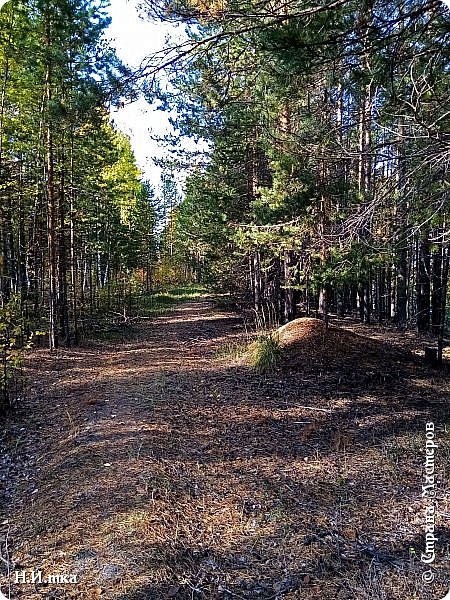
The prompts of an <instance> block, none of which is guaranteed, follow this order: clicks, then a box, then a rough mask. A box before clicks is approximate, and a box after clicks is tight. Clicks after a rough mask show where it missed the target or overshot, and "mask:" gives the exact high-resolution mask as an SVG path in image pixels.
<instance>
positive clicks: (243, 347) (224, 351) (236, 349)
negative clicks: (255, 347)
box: [216, 342, 248, 360]
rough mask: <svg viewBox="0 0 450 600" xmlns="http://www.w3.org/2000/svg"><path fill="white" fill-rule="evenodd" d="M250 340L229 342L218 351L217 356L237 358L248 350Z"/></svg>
mask: <svg viewBox="0 0 450 600" xmlns="http://www.w3.org/2000/svg"><path fill="white" fill-rule="evenodd" d="M247 346H248V342H227V343H225V344H224V345H223V346H221V347H220V348H219V349H218V350H217V352H216V357H217V358H224V359H227V358H228V359H231V360H237V359H239V358H241V356H243V355H244V354H245V353H246V351H247Z"/></svg>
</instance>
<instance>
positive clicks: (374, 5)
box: [143, 0, 450, 335]
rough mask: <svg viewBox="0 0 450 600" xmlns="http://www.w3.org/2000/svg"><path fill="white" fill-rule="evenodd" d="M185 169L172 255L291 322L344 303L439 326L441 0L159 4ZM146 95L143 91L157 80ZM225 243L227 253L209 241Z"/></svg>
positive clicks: (444, 126)
mask: <svg viewBox="0 0 450 600" xmlns="http://www.w3.org/2000/svg"><path fill="white" fill-rule="evenodd" d="M144 6H145V7H146V9H147V12H148V14H149V16H150V17H151V18H154V19H155V18H156V19H163V20H168V21H175V22H183V23H185V24H186V25H187V27H188V31H189V32H190V38H189V40H188V41H187V42H184V43H183V44H181V45H180V46H179V47H178V48H175V47H174V48H171V49H168V50H167V51H166V53H165V54H162V53H158V54H156V55H154V56H153V57H150V58H149V59H148V61H147V62H146V64H145V66H144V68H143V74H147V76H148V77H150V79H151V78H152V77H153V76H154V74H155V73H157V72H158V70H159V69H161V68H164V69H166V71H168V72H169V73H170V81H171V86H170V91H169V92H166V93H165V94H161V93H160V97H162V98H163V100H164V103H165V104H166V105H167V106H173V107H175V108H176V110H177V113H178V115H179V117H178V120H177V126H178V128H179V131H180V132H182V133H183V134H184V135H192V136H194V137H197V138H203V139H205V140H207V141H208V142H209V147H210V148H211V149H212V150H211V153H210V156H209V157H208V159H207V160H205V162H204V164H203V166H202V167H199V166H197V167H196V168H195V169H194V172H193V173H192V175H191V176H190V177H189V179H188V182H187V186H186V196H185V199H184V201H183V202H182V204H181V206H180V208H179V211H178V214H177V227H178V230H179V232H180V234H179V237H178V246H179V250H178V252H179V253H180V254H181V255H182V256H184V258H185V259H186V260H188V261H190V262H191V264H193V265H194V266H195V268H196V269H197V271H198V273H199V277H203V278H206V279H207V280H208V281H210V282H211V283H213V284H215V285H216V286H218V287H220V288H222V289H227V290H232V291H234V292H235V293H236V294H238V295H240V297H241V298H243V299H244V301H245V302H246V303H252V304H253V305H254V306H255V308H256V309H258V310H264V307H267V309H268V310H270V311H272V312H274V313H275V314H276V317H277V320H278V321H280V322H284V321H286V320H289V319H291V318H292V317H293V316H294V315H295V313H296V311H298V308H299V307H300V308H301V309H302V310H304V311H305V312H306V313H309V312H311V311H312V310H313V311H320V312H322V313H323V314H325V315H327V314H328V312H329V311H331V310H332V311H336V312H337V313H339V314H341V315H344V314H347V313H354V312H357V313H359V316H360V318H361V319H362V320H364V321H366V322H367V323H369V322H370V321H371V320H372V319H374V318H375V319H377V320H379V321H384V320H393V321H394V322H395V323H396V324H397V325H398V326H400V327H405V326H413V327H417V328H418V329H419V331H428V330H430V329H431V330H432V331H433V332H434V333H436V334H437V335H439V334H442V331H443V328H444V326H445V310H446V309H445V306H446V296H447V289H448V264H449V232H448V209H449V180H448V164H449V157H450V135H449V131H450V129H449V125H450V123H449V119H450V111H449V106H450V102H449V90H450V86H449V48H450V44H449V41H450V40H449V37H450V29H449V18H450V14H449V10H448V9H447V8H446V6H445V4H443V3H442V2H438V1H429V2H423V1H418V0H406V1H403V0H401V1H399V2H398V1H394V2H392V1H390V0H364V1H363V2H354V1H351V0H338V1H335V2H323V3H316V2H308V1H304V0H302V1H298V0H292V1H290V0H288V1H286V2H283V3H274V2H271V1H263V2H253V1H250V2H249V1H245V2H242V1H241V0H230V1H226V0H224V1H222V0H220V1H215V0H213V1H207V0H205V1H204V0H188V1H178V0H175V1H169V2H166V1H163V2H149V1H147V2H146V3H144ZM156 93H158V92H156ZM224 248H226V252H225V253H224Z"/></svg>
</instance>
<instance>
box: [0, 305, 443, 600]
mask: <svg viewBox="0 0 450 600" xmlns="http://www.w3.org/2000/svg"><path fill="white" fill-rule="evenodd" d="M279 338H280V342H281V346H282V348H283V354H282V358H281V362H280V365H279V366H278V368H276V369H275V370H274V371H273V372H272V373H268V374H264V375H261V374H258V373H256V372H255V371H254V370H252V369H251V368H250V367H249V366H247V365H246V363H245V359H243V358H242V357H236V356H233V355H232V353H231V352H230V353H229V355H228V354H227V351H226V349H227V348H233V347H235V346H239V345H240V344H241V345H242V343H243V342H244V341H245V339H246V334H245V331H244V328H243V323H242V319H241V317H240V316H239V315H236V314H232V313H230V312H227V311H221V310H220V309H218V308H217V306H216V305H215V304H214V302H212V301H211V299H209V298H201V299H199V300H197V301H193V302H189V303H185V304H182V305H180V306H178V307H176V308H174V309H173V310H172V311H170V312H168V313H166V314H165V315H163V316H160V317H158V318H156V319H154V320H153V321H145V322H143V323H141V324H137V323H136V324H134V325H133V336H131V338H130V339H127V340H125V341H123V342H122V343H108V342H101V343H100V342H86V343H84V345H83V346H82V347H78V348H72V349H60V350H58V352H57V353H55V354H53V355H51V354H49V353H48V352H47V351H45V350H42V349H41V350H35V351H34V352H33V353H32V356H31V357H30V359H29V361H28V366H27V375H28V383H29V389H28V393H27V395H26V397H25V398H24V399H23V401H22V402H21V403H20V404H19V405H18V406H17V407H16V409H15V411H14V413H13V414H12V415H11V417H10V418H9V419H8V420H7V422H6V424H5V425H4V428H3V432H2V435H1V438H0V444H1V445H2V458H1V460H0V499H1V501H2V504H0V550H1V558H2V562H1V564H0V574H1V577H0V588H1V590H2V592H3V593H4V594H5V593H6V594H9V593H10V596H11V598H13V599H15V598H17V599H23V600H25V599H26V600H38V599H42V598H47V599H55V600H56V599H60V598H61V599H79V600H81V599H83V600H90V599H93V600H95V599H98V600H164V599H169V598H174V599H175V600H191V599H206V600H208V599H211V600H213V599H218V600H233V599H236V598H237V599H246V600H253V599H261V600H275V599H280V600H282V599H283V600H293V599H300V598H301V599H306V600H313V599H315V600H316V599H319V598H320V599H322V600H347V599H348V600H350V599H351V600H353V599H357V600H414V599H416V598H421V599H424V600H432V599H433V600H435V599H436V598H441V597H442V596H444V595H445V593H446V592H447V591H448V589H449V584H448V582H447V581H446V577H448V557H449V545H450V527H449V522H448V519H449V518H450V517H449V515H450V495H449V486H448V483H449V482H448V478H449V473H450V436H449V433H448V429H449V426H450V421H449V413H448V408H449V391H450V390H449V385H448V381H449V378H448V373H449V367H448V362H449V358H448V351H447V355H446V360H445V365H444V368H443V369H441V370H437V369H431V368H429V367H426V366H425V365H424V362H423V359H422V357H421V349H422V347H423V346H424V344H426V343H428V341H427V340H426V339H424V340H420V339H418V338H417V336H415V335H409V334H402V333H397V332H393V331H388V330H385V329H383V328H382V327H374V328H369V327H366V326H363V325H360V324H355V323H354V322H352V321H350V320H345V319H331V326H330V328H329V330H328V331H325V330H324V328H323V324H322V322H319V321H317V320H316V319H301V320H299V321H294V322H293V323H291V324H288V325H287V326H285V327H284V328H282V329H281V330H280V331H279ZM224 349H225V350H224ZM430 421H432V422H433V423H434V424H435V429H436V440H437V443H438V446H439V450H438V451H437V453H436V474H437V481H438V483H437V488H436V489H437V495H436V498H435V502H436V504H437V506H438V513H439V515H441V516H440V517H439V519H438V521H437V527H436V536H437V538H438V542H437V543H436V559H435V563H434V565H433V569H434V570H435V572H436V580H435V582H434V583H433V584H432V585H426V584H424V583H422V573H423V571H424V570H425V565H424V564H423V563H422V562H421V560H420V554H421V552H422V551H423V547H424V510H425V507H426V505H427V500H426V499H424V498H422V485H423V481H424V480H423V464H424V459H425V439H426V437H425V424H426V423H427V422H430ZM8 568H9V571H10V578H9V580H8V577H7V570H8ZM33 569H34V570H35V571H41V572H42V577H43V581H42V582H41V583H40V582H39V581H35V582H34V583H32V582H28V583H25V584H24V583H19V584H15V583H14V577H13V574H14V572H15V571H23V570H25V571H26V572H30V571H31V570H33ZM48 574H66V575H74V576H75V577H76V580H77V582H76V583H59V584H54V583H48V582H46V580H45V578H46V575H48Z"/></svg>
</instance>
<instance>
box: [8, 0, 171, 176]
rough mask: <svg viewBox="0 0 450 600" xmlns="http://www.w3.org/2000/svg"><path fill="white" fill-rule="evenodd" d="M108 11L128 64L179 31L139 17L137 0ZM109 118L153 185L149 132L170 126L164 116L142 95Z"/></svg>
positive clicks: (157, 152)
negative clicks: (129, 141) (124, 136)
mask: <svg viewBox="0 0 450 600" xmlns="http://www.w3.org/2000/svg"><path fill="white" fill-rule="evenodd" d="M0 2H1V0H0ZM109 14H110V16H111V18H112V22H111V25H110V27H109V29H108V30H107V32H106V35H107V37H108V38H109V39H110V40H111V42H112V45H113V46H115V48H116V49H117V54H118V56H119V57H120V58H121V59H122V61H123V62H124V63H126V64H127V65H129V66H130V67H137V66H138V65H139V64H140V62H141V61H142V60H143V59H144V58H145V57H146V56H148V55H149V54H152V53H153V52H155V51H157V50H160V49H161V48H164V46H165V45H166V38H167V36H168V35H170V36H171V37H178V36H179V35H180V33H179V30H177V29H176V28H175V27H174V26H170V25H168V24H164V23H153V22H151V21H148V20H144V19H141V18H140V17H139V14H138V10H137V2H136V0H111V6H110V7H109ZM111 118H112V119H113V120H114V122H115V124H116V125H117V126H118V127H119V128H120V129H121V130H122V131H123V132H124V133H126V134H127V135H129V136H130V138H131V143H132V146H133V150H134V153H135V155H136V159H137V162H138V165H139V167H140V168H141V170H142V171H143V173H144V176H145V177H146V178H148V179H149V180H150V181H151V182H152V183H153V184H154V186H155V187H156V186H157V185H158V184H159V180H160V174H161V171H160V169H158V168H157V167H155V166H154V165H153V163H152V160H151V159H152V157H153V156H158V157H161V156H162V150H161V149H160V148H158V145H157V143H156V142H154V141H153V140H151V139H150V134H151V133H153V134H164V133H165V132H166V131H168V130H169V127H170V126H169V123H168V119H167V116H166V115H165V114H164V113H163V112H161V111H157V110H155V109H154V108H152V106H150V105H149V104H148V103H147V102H146V101H145V100H144V99H143V98H141V99H139V100H138V101H137V102H133V103H132V104H128V105H127V106H125V107H124V108H121V109H119V110H118V111H113V112H112V113H111Z"/></svg>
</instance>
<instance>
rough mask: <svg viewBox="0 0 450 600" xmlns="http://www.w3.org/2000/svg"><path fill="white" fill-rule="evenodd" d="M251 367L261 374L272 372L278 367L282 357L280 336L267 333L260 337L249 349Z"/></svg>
mask: <svg viewBox="0 0 450 600" xmlns="http://www.w3.org/2000/svg"><path fill="white" fill-rule="evenodd" d="M248 352H249V359H250V365H251V366H252V367H253V368H254V369H256V370H257V371H258V372H259V373H266V372H267V371H271V370H272V369H274V367H275V366H276V365H277V363H278V361H279V359H280V356H281V347H280V340H279V337H278V334H276V333H267V334H263V335H259V336H258V337H257V338H256V340H255V341H254V342H252V343H251V344H250V346H249V349H248Z"/></svg>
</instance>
